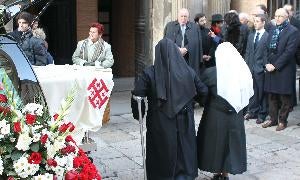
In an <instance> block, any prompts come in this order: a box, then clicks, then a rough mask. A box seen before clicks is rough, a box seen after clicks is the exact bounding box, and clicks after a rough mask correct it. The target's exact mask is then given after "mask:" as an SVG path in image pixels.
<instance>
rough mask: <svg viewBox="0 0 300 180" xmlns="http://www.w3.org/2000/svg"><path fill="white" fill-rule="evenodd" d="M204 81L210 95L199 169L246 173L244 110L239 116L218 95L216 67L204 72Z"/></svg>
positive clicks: (203, 122)
mask: <svg viewBox="0 0 300 180" xmlns="http://www.w3.org/2000/svg"><path fill="white" fill-rule="evenodd" d="M201 79H202V82H203V83H204V84H206V86H207V87H208V92H209V93H208V98H207V101H206V104H205V106H204V111H203V114H202V118H201V121H200V125H199V128H198V132H197V147H198V166H199V169H200V170H204V171H208V172H212V173H221V172H224V171H225V172H228V173H231V174H241V173H243V172H245V171H246V170H247V155H246V135H245V126H244V118H243V111H240V112H239V113H236V112H235V110H234V108H233V107H232V106H231V105H230V104H229V103H228V102H227V101H226V100H225V99H223V98H222V97H220V96H218V95H217V74H216V67H211V68H207V69H205V70H204V72H203V74H202V76H201Z"/></svg>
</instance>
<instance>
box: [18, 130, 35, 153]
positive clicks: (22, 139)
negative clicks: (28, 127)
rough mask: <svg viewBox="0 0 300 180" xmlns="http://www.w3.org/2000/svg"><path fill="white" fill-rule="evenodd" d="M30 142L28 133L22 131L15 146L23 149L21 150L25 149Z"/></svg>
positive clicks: (27, 148)
mask: <svg viewBox="0 0 300 180" xmlns="http://www.w3.org/2000/svg"><path fill="white" fill-rule="evenodd" d="M31 142H32V138H31V137H30V136H29V134H28V133H22V134H20V135H19V139H18V143H17V145H16V148H17V149H18V150H23V151H26V150H29V148H30V147H29V145H30V144H31Z"/></svg>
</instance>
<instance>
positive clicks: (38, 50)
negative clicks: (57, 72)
mask: <svg viewBox="0 0 300 180" xmlns="http://www.w3.org/2000/svg"><path fill="white" fill-rule="evenodd" d="M8 35H10V36H12V37H13V38H14V40H15V41H16V42H17V43H18V44H19V46H20V47H21V48H22V50H23V51H24V53H25V54H26V56H27V58H28V59H29V61H30V63H31V64H32V65H35V66H45V65H47V64H48V63H47V50H46V47H45V42H44V40H42V39H41V38H37V37H34V36H33V34H32V32H31V30H29V31H27V32H25V33H22V32H20V31H18V30H15V31H13V32H11V33H9V34H8Z"/></svg>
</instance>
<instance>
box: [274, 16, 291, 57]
mask: <svg viewBox="0 0 300 180" xmlns="http://www.w3.org/2000/svg"><path fill="white" fill-rule="evenodd" d="M288 24H289V22H288V20H285V21H284V22H283V23H282V24H280V25H276V28H275V29H274V30H273V34H272V38H271V42H270V46H269V48H270V49H271V50H273V51H276V50H277V46H278V42H279V35H280V32H281V31H282V30H283V29H284V28H285V27H286V26H287V25H288Z"/></svg>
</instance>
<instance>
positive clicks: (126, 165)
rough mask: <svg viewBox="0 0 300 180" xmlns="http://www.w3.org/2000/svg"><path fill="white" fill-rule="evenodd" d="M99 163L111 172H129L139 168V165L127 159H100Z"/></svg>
mask: <svg viewBox="0 0 300 180" xmlns="http://www.w3.org/2000/svg"><path fill="white" fill-rule="evenodd" d="M101 162H102V163H103V164H105V166H107V167H108V168H109V169H110V170H111V171H113V172H120V171H129V170H134V169H138V168H140V167H141V166H140V165H139V164H136V163H135V162H133V161H132V160H131V159H129V158H127V157H121V158H112V159H101Z"/></svg>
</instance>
